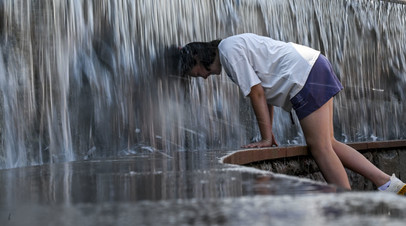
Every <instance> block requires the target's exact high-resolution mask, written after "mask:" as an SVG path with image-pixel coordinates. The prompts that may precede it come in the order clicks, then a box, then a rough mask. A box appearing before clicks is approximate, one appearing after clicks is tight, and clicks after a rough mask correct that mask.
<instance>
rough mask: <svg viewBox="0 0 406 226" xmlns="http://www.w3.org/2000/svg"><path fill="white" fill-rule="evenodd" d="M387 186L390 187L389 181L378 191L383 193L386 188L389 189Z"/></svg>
mask: <svg viewBox="0 0 406 226" xmlns="http://www.w3.org/2000/svg"><path fill="white" fill-rule="evenodd" d="M389 185H390V180H389V181H388V182H386V184H384V185H382V186H380V187H379V188H378V189H379V190H380V191H385V190H386V189H387V188H389Z"/></svg>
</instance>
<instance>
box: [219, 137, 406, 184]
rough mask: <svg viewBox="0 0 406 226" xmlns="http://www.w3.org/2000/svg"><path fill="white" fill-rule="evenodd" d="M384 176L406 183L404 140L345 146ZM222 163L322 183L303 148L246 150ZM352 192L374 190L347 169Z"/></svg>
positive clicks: (318, 172) (238, 152) (235, 153)
mask: <svg viewBox="0 0 406 226" xmlns="http://www.w3.org/2000/svg"><path fill="white" fill-rule="evenodd" d="M348 145H350V146H351V147H353V148H354V149H356V150H358V151H359V152H361V153H362V154H363V155H364V156H365V157H366V158H367V159H368V160H369V161H371V162H372V163H373V164H374V165H376V166H377V167H378V168H380V169H381V170H382V171H384V172H386V173H387V174H392V173H395V174H396V175H397V176H398V177H399V178H400V179H402V180H406V167H405V165H406V160H405V159H406V140H394V141H381V142H360V143H350V144H348ZM223 163H229V164H239V165H246V166H250V167H254V168H258V169H261V170H266V171H271V172H274V173H279V174H286V175H292V176H297V177H303V178H308V179H312V180H316V181H321V182H325V180H324V178H323V175H322V174H321V172H320V171H319V169H318V166H317V164H316V162H315V161H314V160H313V158H312V157H311V155H310V153H309V152H308V150H307V147H306V146H291V147H275V148H261V149H247V150H241V151H236V152H234V153H232V154H230V155H228V156H225V157H224V158H223ZM346 171H347V175H348V177H349V181H350V184H351V187H352V188H353V189H354V190H375V189H376V187H375V185H374V184H372V183H371V182H370V181H368V180H366V179H365V178H364V177H362V176H360V175H358V174H356V173H354V172H352V171H351V170H348V169H346Z"/></svg>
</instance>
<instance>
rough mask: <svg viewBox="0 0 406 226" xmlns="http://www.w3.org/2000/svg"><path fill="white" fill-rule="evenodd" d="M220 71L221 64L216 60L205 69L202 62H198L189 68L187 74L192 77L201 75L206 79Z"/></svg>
mask: <svg viewBox="0 0 406 226" xmlns="http://www.w3.org/2000/svg"><path fill="white" fill-rule="evenodd" d="M220 73H221V65H220V64H219V63H217V62H216V61H215V62H214V63H212V64H211V65H210V67H209V70H207V69H206V68H205V67H204V66H203V65H202V64H200V63H198V64H196V66H194V67H193V68H192V70H190V72H189V75H190V76H192V77H201V78H204V79H207V78H208V77H209V76H210V75H213V74H215V75H219V74H220Z"/></svg>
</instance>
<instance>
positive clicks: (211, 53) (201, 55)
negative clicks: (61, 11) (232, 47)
mask: <svg viewBox="0 0 406 226" xmlns="http://www.w3.org/2000/svg"><path fill="white" fill-rule="evenodd" d="M220 42H221V39H218V40H214V41H211V42H191V43H189V44H187V45H186V46H184V47H183V48H181V49H180V59H179V72H180V74H181V75H186V74H188V73H189V72H190V70H192V68H193V67H194V66H196V65H197V64H198V63H201V64H202V65H203V67H205V68H206V69H207V70H209V67H210V65H211V64H213V62H214V59H215V58H216V53H217V48H218V45H219V44H220Z"/></svg>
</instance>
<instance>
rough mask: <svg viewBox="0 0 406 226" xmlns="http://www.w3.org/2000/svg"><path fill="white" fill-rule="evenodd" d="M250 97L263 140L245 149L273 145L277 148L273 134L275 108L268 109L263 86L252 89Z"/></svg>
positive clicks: (258, 85) (246, 146)
mask: <svg viewBox="0 0 406 226" xmlns="http://www.w3.org/2000/svg"><path fill="white" fill-rule="evenodd" d="M249 97H250V99H251V104H252V107H253V109H254V112H255V116H256V118H257V121H258V126H259V130H260V132H261V137H262V140H261V141H259V142H255V143H252V144H248V145H245V146H243V148H251V147H270V146H272V145H276V146H277V145H278V144H277V143H276V141H275V137H274V135H273V132H272V121H273V106H270V108H269V107H268V104H267V103H266V98H265V92H264V88H263V87H262V86H261V84H257V85H255V86H253V87H251V92H250V94H249Z"/></svg>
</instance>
